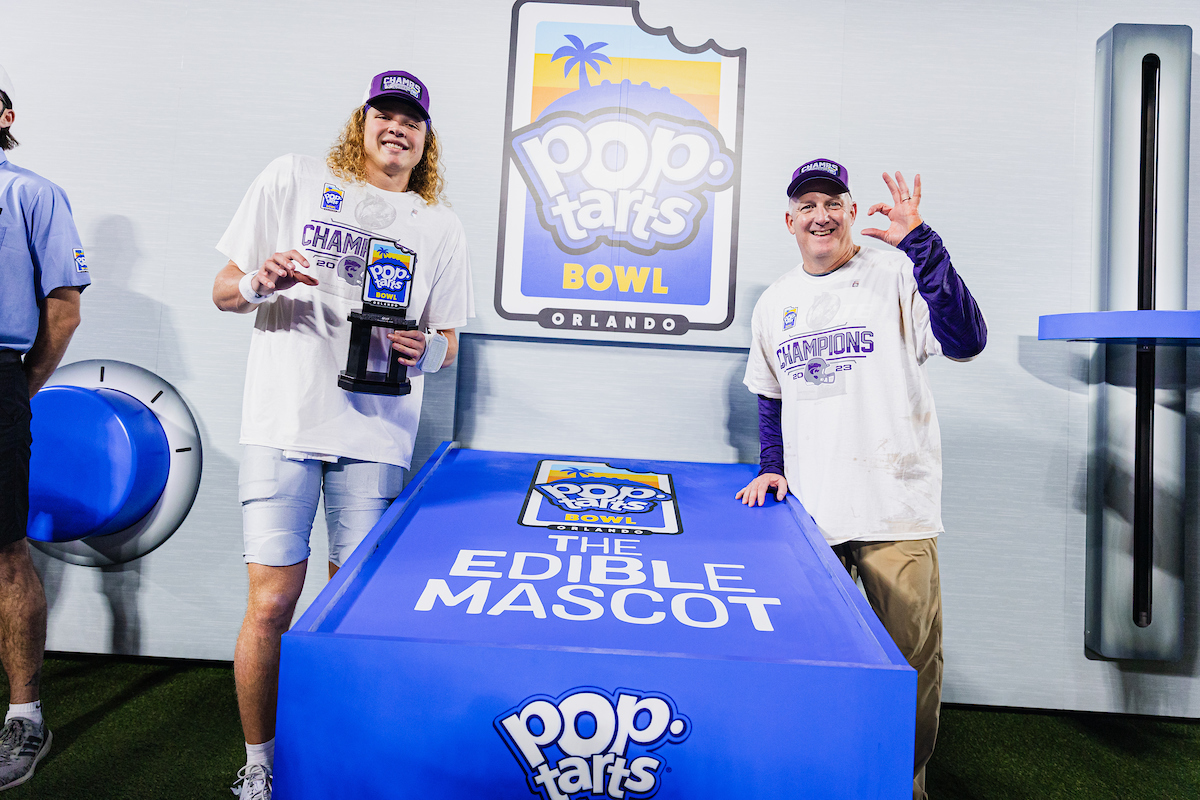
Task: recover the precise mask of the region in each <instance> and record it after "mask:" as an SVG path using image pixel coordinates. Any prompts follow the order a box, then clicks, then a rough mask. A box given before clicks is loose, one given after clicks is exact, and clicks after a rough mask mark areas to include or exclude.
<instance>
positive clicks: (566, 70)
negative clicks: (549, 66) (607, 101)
mask: <svg viewBox="0 0 1200 800" xmlns="http://www.w3.org/2000/svg"><path fill="white" fill-rule="evenodd" d="M566 36H567V40H568V41H569V42H570V43H571V44H569V45H563V46H562V47H560V48H558V49H557V50H555V51H554V57H553V58H551V59H550V62H551V63H553V62H555V61H558V60H559V59H560V58H565V59H567V63H566V66H564V67H563V75H564V76H566V75H570V74H571V70H573V69H574V68H575V67H576V66H578V67H579V88H580V89H585V88H587V87H589V86H591V85H592V84H591V81H589V80H588V77H587V68H588V67H591V68H592V69H594V70H596V75H599V74H600V63H601V62H604V63H605V64H611V63H612V62H611V61H609V60H608V56H606V55H604V54H603V53H597V52H596V51H597V50H599V49H600V48H601V47H607V46H608V42H594V43H592V44H589V45H587V46H586V47H585V46H584V44H583V40H582V39H580V38H579V37H578V36H572V35H571V34H569V33H568V34H567V35H566Z"/></svg>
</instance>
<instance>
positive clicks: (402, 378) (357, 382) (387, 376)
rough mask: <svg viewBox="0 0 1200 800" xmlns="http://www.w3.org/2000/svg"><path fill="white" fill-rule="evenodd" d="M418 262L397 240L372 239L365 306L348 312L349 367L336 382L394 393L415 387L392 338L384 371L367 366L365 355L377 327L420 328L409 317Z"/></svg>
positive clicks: (365, 274)
mask: <svg viewBox="0 0 1200 800" xmlns="http://www.w3.org/2000/svg"><path fill="white" fill-rule="evenodd" d="M416 266H417V254H416V253H414V252H413V251H412V250H409V249H408V248H406V247H403V246H401V245H400V243H399V242H394V241H392V240H390V239H372V240H371V242H370V250H369V251H368V255H367V268H366V269H365V270H364V271H363V282H362V284H363V292H362V300H363V307H362V311H351V312H350V352H349V354H348V356H347V358H346V370H345V371H344V372H341V373H339V374H338V386H340V387H342V388H343V389H345V390H346V391H349V392H362V393H364V394H384V395H392V396H395V395H403V394H408V393H409V392H410V391H412V385H411V384H410V383H409V382H408V368H407V367H405V366H403V365H402V364H400V363H399V362H398V361H397V360H396V353H395V351H393V350H392V349H391V347H390V344H389V347H388V355H387V371H386V372H372V371H369V370H368V369H367V356H368V354H369V352H370V350H371V335H372V333H373V332H374V330H375V328H388V329H390V330H401V331H412V330H416V329H417V323H416V322H415V321H414V320H410V319H407V318H406V313H407V311H408V304H409V302H410V301H411V299H412V283H413V272H414V270H415V269H416Z"/></svg>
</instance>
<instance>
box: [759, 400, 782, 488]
mask: <svg viewBox="0 0 1200 800" xmlns="http://www.w3.org/2000/svg"><path fill="white" fill-rule="evenodd" d="M782 416H783V401H782V400H776V399H774V398H772V397H763V396H762V395H761V394H760V395H759V396H758V443H759V445H760V446H761V448H762V450H761V452H760V453H759V456H758V465H759V469H758V474H759V475H764V474H766V473H768V472H772V473H774V474H776V475H782V474H783V425H782V420H781V418H782Z"/></svg>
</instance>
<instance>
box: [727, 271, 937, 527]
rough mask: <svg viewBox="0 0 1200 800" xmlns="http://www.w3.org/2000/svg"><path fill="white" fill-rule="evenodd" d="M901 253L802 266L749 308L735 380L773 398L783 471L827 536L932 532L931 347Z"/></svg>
mask: <svg viewBox="0 0 1200 800" xmlns="http://www.w3.org/2000/svg"><path fill="white" fill-rule="evenodd" d="M912 269H913V265H912V262H911V261H910V260H909V259H908V258H907V257H906V256H905V255H903V254H902V253H894V252H883V251H880V250H871V249H868V248H862V249H861V250H860V251H859V252H858V254H857V255H856V256H855V257H854V258H852V259H851V260H850V261H849V262H847V263H846V264H845V265H843V266H842V267H841V268H839V269H837V270H835V271H834V272H832V273H829V274H827V275H823V276H815V275H809V274H808V273H807V272H805V271H804V269H803V267H802V266H798V267H796V268H795V269H793V270H792V271H791V272H789V273H787V274H786V275H784V276H783V277H781V278H780V279H779V280H777V281H775V283H773V284H771V286H770V287H769V288H768V289H767V290H766V291H765V292H763V295H762V297H761V298H759V301H758V304H757V305H756V306H755V307H754V318H753V323H752V332H753V342H752V345H751V348H750V360H749V363H748V364H747V365H746V377H745V384H746V386H748V387H749V388H750V391H752V392H754V393H755V394H760V395H763V396H764V397H771V398H779V399H782V433H783V460H784V473H785V475H784V477H786V478H787V481H788V488H789V490H790V491H791V492H792V493H793V494H795V495H796V497H798V498H799V499H800V502H801V503H803V504H804V507H805V508H806V509H807V510H808V512H809V513H810V514H812V516H813V519H814V520H815V521H816V523H817V526H818V527H819V528H820V529H821V533H823V534H824V535H825V539H826V540H827V541H828V542H829V543H830V544H831V545H834V544H839V543H841V542H845V541H849V540H855V541H896V540H901V539H925V538H929V537H932V536H936V535H937V534H938V533H939V532H941V531H942V530H943V528H942V512H941V496H942V448H941V436H940V433H939V431H938V422H937V413H936V411H935V410H934V405H933V394H932V392H931V391H930V388H929V381H928V379H927V377H926V374H925V367H924V364H925V360H926V359H927V358H928V357H929V356H932V355H940V354H941V345H940V344H939V343H938V341H937V339H935V338H934V336H933V332H932V330H931V329H930V325H929V307H928V306H927V305H926V303H925V300H924V298H922V297H921V295H920V294H919V293H918V292H917V284H916V280H915V279H914V278H913V274H912Z"/></svg>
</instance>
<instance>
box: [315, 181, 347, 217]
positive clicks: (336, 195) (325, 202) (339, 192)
mask: <svg viewBox="0 0 1200 800" xmlns="http://www.w3.org/2000/svg"><path fill="white" fill-rule="evenodd" d="M345 197H346V192H345V190H343V189H339V188H338V187H336V186H334V185H333V184H332V183H327V184H325V188H324V190H322V192H321V208H322V210H324V211H341V210H342V200H344V199H345Z"/></svg>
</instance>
